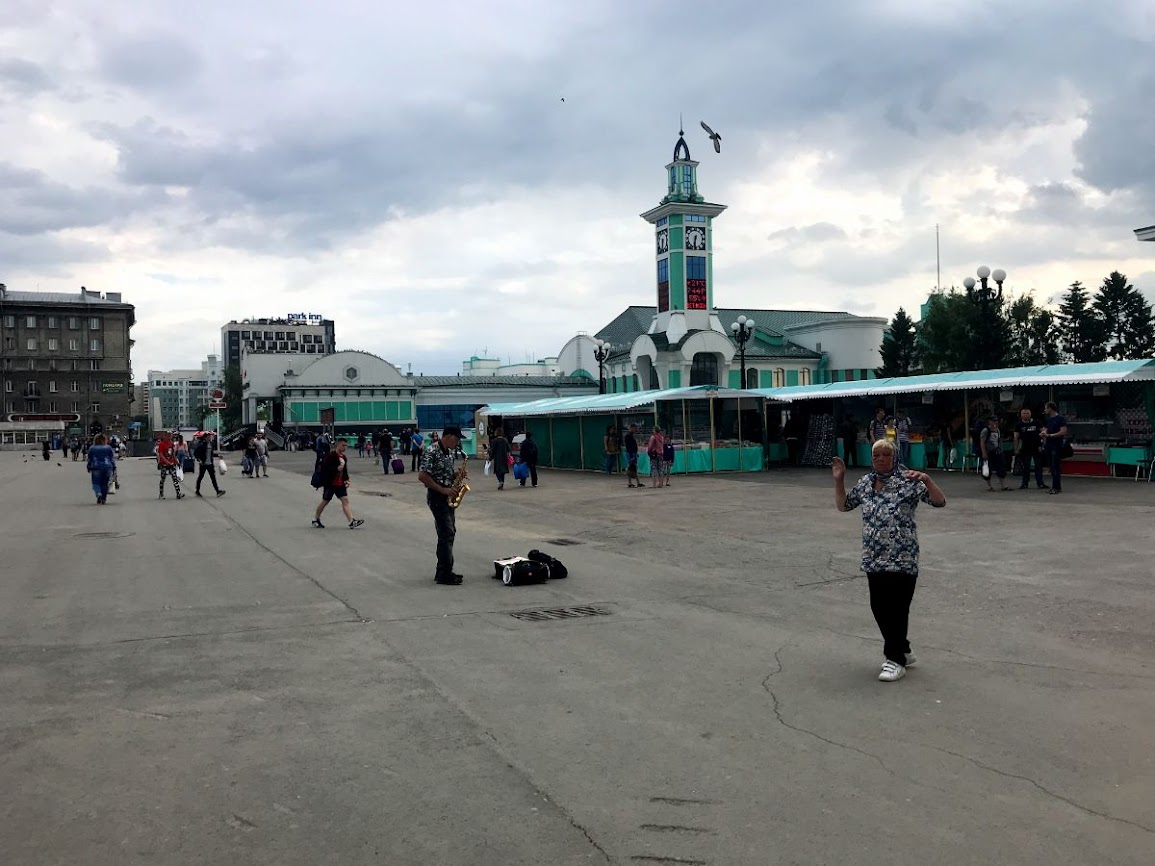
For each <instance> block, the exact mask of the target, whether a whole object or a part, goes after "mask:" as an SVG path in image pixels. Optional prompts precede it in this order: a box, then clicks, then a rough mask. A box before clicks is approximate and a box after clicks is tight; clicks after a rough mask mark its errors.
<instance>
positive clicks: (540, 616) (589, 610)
mask: <svg viewBox="0 0 1155 866" xmlns="http://www.w3.org/2000/svg"><path fill="white" fill-rule="evenodd" d="M610 613H612V611H610V610H607V609H606V608H604V607H599V606H598V605H596V604H588V605H585V606H584V607H551V608H547V609H545V610H518V611H514V612H513V613H511V614H510V616H512V617H513V618H514V619H520V620H521V621H522V622H545V621H546V620H551V619H578V618H579V617H583V616H608V615H609V614H610Z"/></svg>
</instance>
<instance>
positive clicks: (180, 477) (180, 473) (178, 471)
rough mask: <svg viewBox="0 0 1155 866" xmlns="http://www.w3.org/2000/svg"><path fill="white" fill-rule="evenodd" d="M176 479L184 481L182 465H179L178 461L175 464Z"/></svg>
mask: <svg viewBox="0 0 1155 866" xmlns="http://www.w3.org/2000/svg"><path fill="white" fill-rule="evenodd" d="M176 480H177V481H184V467H183V466H181V465H180V464H179V463H178V464H177V466H176Z"/></svg>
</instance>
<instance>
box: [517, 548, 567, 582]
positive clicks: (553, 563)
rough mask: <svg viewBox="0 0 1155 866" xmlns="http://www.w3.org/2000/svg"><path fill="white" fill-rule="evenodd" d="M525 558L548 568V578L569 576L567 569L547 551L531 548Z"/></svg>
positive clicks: (555, 578)
mask: <svg viewBox="0 0 1155 866" xmlns="http://www.w3.org/2000/svg"><path fill="white" fill-rule="evenodd" d="M527 558H528V559H532V560H533V561H534V562H540V563H541V564H542V565H544V566H546V567H547V568H548V569H549V578H550V580H561V579H562V578H565V577H568V576H569V569H568V568H566V567H565V566H564V565H562V564H561V560H560V559H557V558H555V557H552V556H550V555H549V554H548V553H542V552H541V551H540V550H531V551H530V552H529V554H528V555H527Z"/></svg>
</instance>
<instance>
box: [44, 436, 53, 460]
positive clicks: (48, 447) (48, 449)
mask: <svg viewBox="0 0 1155 866" xmlns="http://www.w3.org/2000/svg"><path fill="white" fill-rule="evenodd" d="M51 457H52V443H51V442H49V441H48V440H47V439H45V440H44V462H45V463H47V462H48V460H49V458H51Z"/></svg>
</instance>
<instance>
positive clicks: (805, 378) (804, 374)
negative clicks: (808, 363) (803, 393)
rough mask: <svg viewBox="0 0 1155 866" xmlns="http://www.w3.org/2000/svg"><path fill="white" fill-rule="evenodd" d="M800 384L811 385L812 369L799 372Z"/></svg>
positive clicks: (803, 369) (804, 368)
mask: <svg viewBox="0 0 1155 866" xmlns="http://www.w3.org/2000/svg"><path fill="white" fill-rule="evenodd" d="M798 384H799V385H809V384H810V368H809V367H803V368H802V369H801V370H799V371H798Z"/></svg>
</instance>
